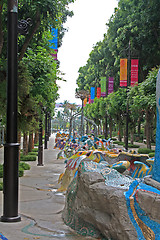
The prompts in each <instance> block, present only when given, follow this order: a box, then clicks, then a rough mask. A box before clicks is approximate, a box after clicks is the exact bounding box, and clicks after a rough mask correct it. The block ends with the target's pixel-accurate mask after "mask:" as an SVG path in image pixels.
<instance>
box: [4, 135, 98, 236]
mask: <svg viewBox="0 0 160 240" xmlns="http://www.w3.org/2000/svg"><path fill="white" fill-rule="evenodd" d="M53 145H54V137H53V135H52V137H51V138H50V141H49V147H48V149H45V150H44V166H37V162H31V163H30V165H31V169H30V170H29V171H25V175H24V176H23V177H21V178H20V184H19V185H20V187H19V213H20V215H21V218H22V221H21V222H19V223H3V222H0V232H1V233H2V234H3V235H4V236H5V237H6V238H7V239H8V240H24V239H27V240H31V239H41V240H49V239H62V240H85V239H93V238H87V237H82V236H79V235H77V234H76V233H75V232H74V231H72V230H71V229H70V228H69V227H67V226H66V225H65V224H64V223H63V220H62V217H61V216H62V210H63V208H64V201H65V196H64V194H61V193H57V192H56V189H57V188H58V187H59V186H58V184H57V180H58V177H59V174H60V173H62V172H64V168H65V165H64V161H63V160H56V155H57V153H58V151H59V150H55V149H53ZM0 162H3V148H0ZM2 201H3V193H2V192H0V214H1V215H2V213H3V207H2V206H3V203H2Z"/></svg>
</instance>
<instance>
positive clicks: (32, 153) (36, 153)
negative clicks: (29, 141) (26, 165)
mask: <svg viewBox="0 0 160 240" xmlns="http://www.w3.org/2000/svg"><path fill="white" fill-rule="evenodd" d="M28 155H34V156H38V152H29V153H28Z"/></svg>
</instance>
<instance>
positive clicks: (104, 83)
mask: <svg viewBox="0 0 160 240" xmlns="http://www.w3.org/2000/svg"><path fill="white" fill-rule="evenodd" d="M105 96H106V77H101V97H105Z"/></svg>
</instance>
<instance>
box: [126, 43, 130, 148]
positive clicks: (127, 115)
mask: <svg viewBox="0 0 160 240" xmlns="http://www.w3.org/2000/svg"><path fill="white" fill-rule="evenodd" d="M130 61H131V44H130V41H129V48H128V64H127V73H128V74H127V88H126V94H127V107H126V136H125V149H126V150H127V151H128V122H129V104H128V91H129V90H128V86H129V84H130Z"/></svg>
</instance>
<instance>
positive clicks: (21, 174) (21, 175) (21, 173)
mask: <svg viewBox="0 0 160 240" xmlns="http://www.w3.org/2000/svg"><path fill="white" fill-rule="evenodd" d="M23 175H24V169H23V168H19V177H23Z"/></svg>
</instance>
